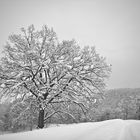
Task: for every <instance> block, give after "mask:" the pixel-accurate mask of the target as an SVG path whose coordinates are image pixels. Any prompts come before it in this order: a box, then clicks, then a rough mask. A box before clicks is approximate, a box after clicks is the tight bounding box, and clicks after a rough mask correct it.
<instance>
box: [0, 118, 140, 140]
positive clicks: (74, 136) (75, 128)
mask: <svg viewBox="0 0 140 140" xmlns="http://www.w3.org/2000/svg"><path fill="white" fill-rule="evenodd" d="M139 130H140V122H139V121H136V120H125V121H124V120H120V119H116V120H108V121H103V122H96V123H93V122H92V123H80V124H73V125H67V126H60V127H51V128H47V129H42V130H34V131H32V132H23V133H17V134H7V135H1V136H0V139H1V140H19V139H20V140H26V139H30V140H39V139H41V140H93V139H94V140H105V139H106V140H139V139H140V133H139Z"/></svg>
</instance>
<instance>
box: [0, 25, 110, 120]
mask: <svg viewBox="0 0 140 140" xmlns="http://www.w3.org/2000/svg"><path fill="white" fill-rule="evenodd" d="M21 32H22V34H19V35H16V34H12V35H10V36H9V40H8V42H7V44H6V45H5V47H4V56H3V57H2V59H1V65H0V87H1V90H2V92H1V95H0V96H1V97H3V96H7V97H8V98H12V99H13V100H14V99H16V98H21V99H22V101H24V100H25V99H27V98H28V97H31V98H33V99H35V100H36V103H37V104H38V105H39V108H40V109H39V110H40V111H41V110H43V111H45V112H47V110H48V109H49V108H53V106H54V105H57V104H63V105H64V104H65V105H66V106H67V107H69V105H70V104H75V105H77V106H79V107H80V108H81V109H82V110H83V112H84V111H85V110H86V109H87V108H88V106H90V105H91V104H94V103H95V102H96V101H97V100H98V99H99V98H100V97H101V96H102V93H103V91H104V89H105V79H106V78H108V77H109V75H110V72H111V67H110V65H108V64H107V63H106V59H105V58H104V57H101V56H100V55H99V54H97V53H96V50H95V47H89V46H85V47H83V48H82V47H80V46H79V45H78V44H77V43H76V41H75V40H70V41H67V40H65V41H62V42H59V41H58V39H57V36H56V33H55V32H54V30H53V29H49V28H48V27H47V26H43V27H42V29H41V30H40V31H37V30H35V28H34V26H33V25H31V26H29V27H28V28H27V29H25V28H22V29H21ZM31 101H32V100H31ZM30 105H31V104H30ZM64 110H65V109H64ZM64 110H62V109H61V110H60V109H59V108H58V109H57V110H56V109H54V111H53V112H51V114H49V113H48V112H47V113H46V114H44V112H43V114H42V115H43V116H45V117H46V118H47V115H48V117H49V116H51V115H53V114H55V113H58V112H59V113H60V112H61V113H68V114H69V112H68V109H67V110H65V111H64ZM69 115H71V114H69ZM42 119H43V121H44V120H45V118H44V117H43V118H42Z"/></svg>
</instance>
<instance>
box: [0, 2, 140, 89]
mask: <svg viewBox="0 0 140 140" xmlns="http://www.w3.org/2000/svg"><path fill="white" fill-rule="evenodd" d="M30 24H34V25H35V27H36V28H37V29H39V28H40V29H41V26H42V25H44V24H46V25H48V27H53V28H54V30H55V32H56V33H57V36H58V39H59V40H60V41H61V40H65V39H69V40H71V39H73V38H74V39H76V41H77V42H78V43H79V44H80V45H81V46H85V45H90V46H96V50H97V52H98V53H99V54H100V55H102V56H104V57H106V58H107V62H108V63H110V64H112V75H111V77H110V79H109V81H108V88H136V87H140V0H0V50H1V51H2V49H3V45H4V44H5V42H6V41H7V39H8V36H9V35H10V34H11V33H17V32H18V31H19V30H20V28H21V27H27V26H28V25H30Z"/></svg>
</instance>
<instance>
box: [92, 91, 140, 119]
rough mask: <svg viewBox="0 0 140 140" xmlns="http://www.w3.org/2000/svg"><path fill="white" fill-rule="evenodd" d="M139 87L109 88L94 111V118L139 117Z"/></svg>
mask: <svg viewBox="0 0 140 140" xmlns="http://www.w3.org/2000/svg"><path fill="white" fill-rule="evenodd" d="M138 99H140V88H137V89H129V88H127V89H111V90H107V91H106V92H105V96H104V100H102V102H101V103H100V104H99V106H98V108H97V109H96V111H95V116H96V117H94V120H95V121H101V120H107V119H139V117H138V115H139V114H138V113H140V110H139V111H138V109H140V103H139V104H138Z"/></svg>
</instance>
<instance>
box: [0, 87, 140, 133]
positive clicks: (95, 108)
mask: <svg viewBox="0 0 140 140" xmlns="http://www.w3.org/2000/svg"><path fill="white" fill-rule="evenodd" d="M15 102H16V101H14V102H12V103H1V104H0V131H1V132H18V131H26V130H32V129H35V128H36V125H37V121H38V112H37V111H36V108H35V107H33V108H28V110H25V113H24V114H22V112H23V110H24V109H25V106H26V105H27V104H28V103H29V102H28V101H27V102H25V103H24V105H23V104H20V103H19V104H16V106H14V104H15ZM55 107H56V108H61V110H64V109H65V107H64V106H63V105H60V104H59V105H58V104H56V106H55ZM69 110H70V111H71V112H70V113H71V114H72V115H73V116H74V118H72V117H71V116H70V115H69V114H62V113H60V114H59V113H58V114H56V115H53V116H52V117H51V116H50V117H49V118H48V119H47V120H46V127H48V125H50V124H70V123H80V122H89V121H103V120H109V119H140V89H111V90H107V91H106V92H105V95H104V99H102V100H101V101H100V102H98V103H96V104H94V105H91V108H90V109H89V110H87V112H86V113H83V112H82V110H81V109H80V108H79V107H76V106H74V105H73V106H69ZM49 111H50V112H51V109H50V110H49Z"/></svg>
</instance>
